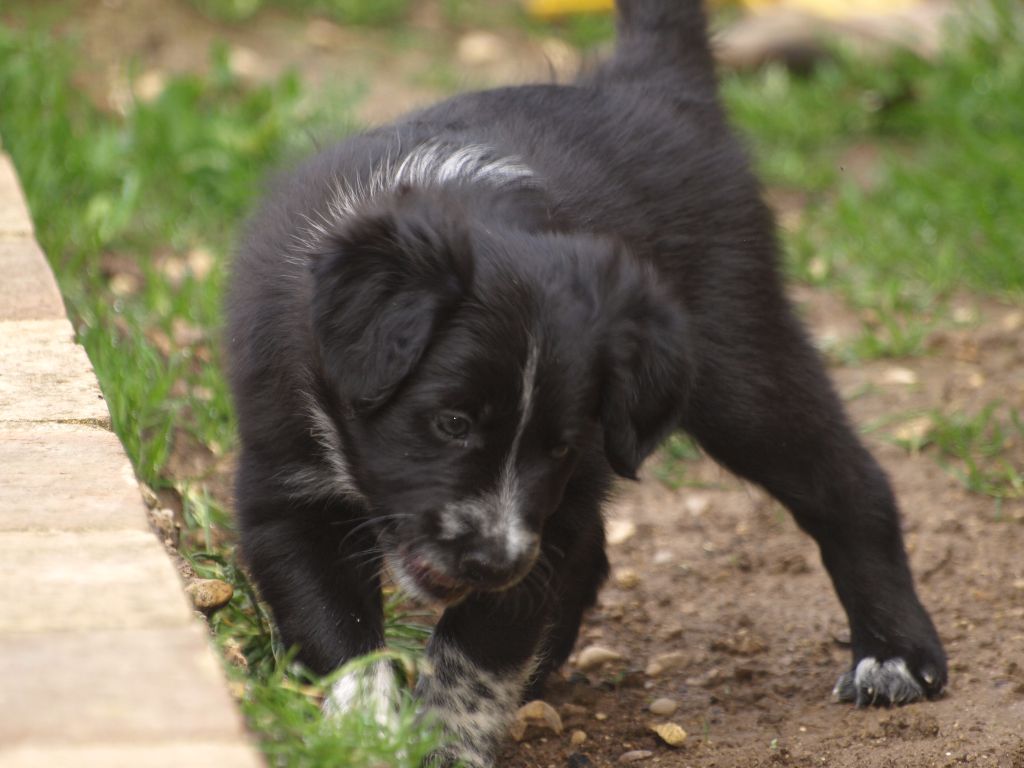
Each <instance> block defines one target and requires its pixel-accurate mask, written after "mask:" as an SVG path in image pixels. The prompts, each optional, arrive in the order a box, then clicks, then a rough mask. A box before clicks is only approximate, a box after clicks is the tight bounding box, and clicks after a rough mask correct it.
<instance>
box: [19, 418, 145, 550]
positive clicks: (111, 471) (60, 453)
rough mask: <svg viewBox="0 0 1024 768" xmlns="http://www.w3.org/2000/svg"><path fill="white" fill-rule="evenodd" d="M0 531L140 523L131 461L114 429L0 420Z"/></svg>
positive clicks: (131, 527)
mask: <svg viewBox="0 0 1024 768" xmlns="http://www.w3.org/2000/svg"><path fill="white" fill-rule="evenodd" d="M0 510H2V511H0V531H86V530H119V529H120V530H134V531H147V527H146V519H145V516H144V515H143V511H142V500H141V497H140V494H139V489H138V486H137V484H136V482H135V475H134V473H133V472H132V467H131V464H130V463H129V462H128V459H127V457H126V456H125V455H124V450H123V449H122V448H121V443H120V441H119V440H118V439H117V436H116V435H115V434H114V433H113V432H109V431H107V430H105V429H99V428H96V427H91V426H83V425H78V424H46V423H42V424H40V423H36V424H31V423H17V422H14V423H3V422H0Z"/></svg>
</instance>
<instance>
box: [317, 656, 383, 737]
mask: <svg viewBox="0 0 1024 768" xmlns="http://www.w3.org/2000/svg"><path fill="white" fill-rule="evenodd" d="M398 699H399V693H398V684H397V683H396V682H395V673H394V670H393V669H392V668H391V664H390V662H387V661H374V662H371V663H369V664H362V665H360V666H357V667H355V668H354V669H353V670H352V671H350V672H348V673H346V674H343V675H342V676H341V677H339V678H338V679H337V680H336V681H335V682H334V684H333V685H332V686H331V690H330V692H329V693H328V694H327V698H325V699H324V703H323V712H324V715H325V716H326V717H329V718H335V719H340V718H343V717H346V716H348V715H350V714H356V715H363V714H365V713H369V714H370V715H371V716H372V717H373V720H374V722H376V723H377V725H379V726H381V727H388V726H390V725H392V724H393V723H394V722H395V721H396V718H397V714H396V713H397V707H398Z"/></svg>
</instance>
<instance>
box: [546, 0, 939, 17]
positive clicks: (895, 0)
mask: <svg viewBox="0 0 1024 768" xmlns="http://www.w3.org/2000/svg"><path fill="white" fill-rule="evenodd" d="M711 2H712V4H713V5H741V6H743V7H744V8H749V9H750V10H753V11H760V10H764V9H766V8H776V7H778V8H787V9H790V10H794V11H805V12H807V13H812V14H814V15H816V16H824V17H826V18H830V19H840V18H844V17H846V16H859V15H861V14H866V13H884V12H891V11H900V10H903V9H905V8H909V7H910V6H912V5H917V4H918V3H919V2H920V0H711ZM614 7H615V3H614V0H526V11H527V13H529V14H530V15H531V16H539V17H541V18H553V17H556V16H565V15H567V14H570V13H594V12H599V11H610V10H612V9H613V8H614Z"/></svg>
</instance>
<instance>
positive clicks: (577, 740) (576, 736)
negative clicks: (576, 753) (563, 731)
mask: <svg viewBox="0 0 1024 768" xmlns="http://www.w3.org/2000/svg"><path fill="white" fill-rule="evenodd" d="M586 740H587V734H586V731H581V730H579V729H576V730H575V731H573V732H572V735H571V736H570V737H569V743H570V744H571V745H572V746H574V747H578V746H580V744H583V743H584V742H585V741H586Z"/></svg>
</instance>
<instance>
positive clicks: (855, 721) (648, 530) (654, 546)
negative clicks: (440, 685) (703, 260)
mask: <svg viewBox="0 0 1024 768" xmlns="http://www.w3.org/2000/svg"><path fill="white" fill-rule="evenodd" d="M796 298H797V299H798V300H799V301H800V303H801V304H802V305H803V308H804V310H805V312H806V315H807V316H808V318H809V322H810V323H811V326H812V328H815V329H822V328H826V327H828V328H830V330H831V331H833V332H834V330H835V328H836V327H837V326H838V327H849V328H855V327H856V325H857V318H856V316H854V315H852V314H851V313H849V312H848V311H847V310H845V309H844V308H843V307H842V305H841V304H839V303H838V302H836V300H835V299H834V298H833V297H831V296H829V295H828V294H824V293H821V292H818V291H812V290H808V289H801V290H799V291H798V292H797V297H796ZM980 311H982V313H983V314H984V316H985V319H984V320H983V321H982V322H980V323H979V324H978V325H977V326H975V327H972V328H969V329H961V330H953V331H949V332H944V333H941V334H937V335H936V336H935V337H934V340H933V341H934V344H933V346H934V347H935V352H934V354H932V355H930V356H928V357H924V358H920V359H915V360H909V361H900V362H899V363H898V364H897V363H894V362H892V361H881V362H876V363H870V364H867V365H863V366H857V367H840V368H834V369H833V376H834V380H835V382H836V384H837V386H838V388H839V390H840V392H841V393H843V394H844V395H845V396H846V397H847V398H848V399H849V402H848V408H849V410H850V412H851V415H852V418H853V419H854V421H855V422H856V423H858V424H860V425H866V424H871V423H878V420H879V419H880V418H881V419H884V420H888V419H889V418H893V419H894V420H893V421H892V422H891V423H888V424H887V425H886V426H883V427H880V428H878V429H877V430H874V431H872V432H871V434H869V435H867V436H866V438H865V439H866V440H867V443H868V444H869V445H870V447H871V448H872V450H873V452H874V453H875V455H876V456H877V457H878V459H879V460H880V461H881V462H882V464H883V465H884V466H885V468H886V469H887V470H888V472H889V473H890V476H891V478H892V481H893V483H894V485H895V487H896V491H897V493H898V495H899V498H900V500H901V504H902V507H903V512H904V528H905V532H906V537H907V546H908V549H909V550H910V553H911V561H912V564H913V567H914V571H915V574H916V575H917V580H918V588H919V591H920V593H921V596H922V599H923V600H924V602H925V604H926V605H927V606H928V607H929V608H930V610H931V611H932V615H933V617H934V619H935V622H936V624H937V626H938V629H939V633H940V634H941V636H942V637H943V639H944V641H945V643H946V648H947V650H948V652H949V656H950V665H951V679H950V685H949V692H948V694H947V695H946V696H945V697H944V698H943V699H941V700H940V701H936V702H931V703H927V704H917V705H913V706H909V707H904V708H898V709H872V710H856V709H854V708H852V707H850V706H848V705H841V704H837V703H833V702H832V701H831V698H830V691H831V688H832V685H833V684H834V683H835V679H836V677H837V676H838V674H839V673H840V672H841V671H843V670H844V669H845V668H846V666H847V665H848V664H849V650H848V648H847V647H846V646H845V644H844V641H845V640H848V634H847V629H846V622H845V617H844V615H843V613H842V610H841V608H840V606H839V603H838V601H837V599H836V598H835V595H834V593H833V591H832V588H831V585H830V583H829V580H828V577H827V575H826V574H825V572H824V569H823V568H822V566H821V564H820V561H819V559H818V554H817V551H816V548H815V546H814V544H813V543H812V541H811V540H810V539H809V538H808V537H807V536H805V535H804V534H802V533H801V532H800V531H799V530H798V529H797V528H796V526H795V524H794V523H793V522H792V520H791V519H790V517H789V515H788V514H787V513H786V512H785V511H784V510H783V509H781V508H780V507H779V506H778V505H777V504H776V503H775V502H774V501H773V500H771V499H770V498H769V497H767V496H766V495H765V494H764V493H763V492H761V491H760V490H758V489H757V488H754V487H751V486H749V485H745V484H743V483H740V482H738V481H737V480H735V479H733V478H732V477H731V476H730V475H728V474H727V473H725V472H724V471H723V470H721V469H719V468H718V467H717V466H715V465H714V464H713V463H711V462H710V461H708V460H701V461H698V462H694V463H693V464H692V466H691V467H690V468H689V470H688V472H689V474H688V480H689V481H690V482H691V483H692V484H691V485H690V486H688V487H685V488H682V489H680V490H677V491H673V490H670V489H669V488H667V487H666V486H665V485H664V484H663V483H661V482H659V481H658V480H656V479H654V477H653V474H654V473H653V472H652V470H653V468H654V465H655V464H656V463H657V459H654V460H652V461H651V462H649V464H648V465H647V472H646V476H645V478H644V479H643V481H642V482H641V483H639V484H633V485H631V486H623V487H622V488H621V492H620V494H619V499H618V501H617V502H616V503H615V504H614V505H613V507H612V508H611V509H610V510H609V517H610V518H611V519H613V520H616V519H618V520H629V521H632V522H633V523H635V525H636V534H635V535H634V536H632V537H631V538H630V539H628V540H627V541H625V542H624V543H622V544H620V545H618V546H613V547H611V548H610V550H611V559H612V565H613V577H612V579H611V580H610V582H609V584H608V586H607V587H606V588H605V590H604V591H603V593H602V595H601V598H600V603H599V606H598V608H597V610H595V611H594V612H593V614H592V615H591V616H590V617H589V618H588V620H587V621H586V623H585V626H584V628H583V631H582V634H581V639H580V642H579V645H578V646H577V650H579V649H581V648H583V647H585V646H587V645H590V644H598V645H602V646H606V647H608V648H610V649H612V650H615V651H618V652H620V653H622V654H623V656H624V657H625V659H627V661H624V662H621V663H617V664H609V665H608V666H606V667H605V668H603V669H602V670H601V671H599V672H597V673H594V672H590V673H588V674H587V675H586V676H585V677H584V676H582V675H580V674H578V673H577V674H573V671H574V668H573V666H572V664H570V665H569V666H568V668H567V669H566V670H565V672H564V674H563V678H564V679H563V680H561V681H555V682H554V683H553V685H552V686H551V689H550V691H549V693H548V696H547V698H548V700H549V702H550V703H552V704H553V705H554V706H555V707H556V709H558V710H559V711H560V712H561V713H562V715H563V718H564V721H565V722H564V725H565V732H564V734H563V735H561V736H553V735H551V734H550V733H549V734H546V735H544V734H541V733H537V732H534V738H533V740H530V741H525V742H523V743H521V744H518V745H513V746H511V747H510V748H509V749H507V750H506V752H505V755H504V760H503V761H502V762H501V765H503V766H506V765H507V766H510V768H511V767H515V768H518V767H519V766H524V767H525V766H531V767H532V766H539V767H543V766H550V765H556V766H561V765H567V764H571V763H569V762H568V758H569V756H570V755H571V754H572V753H573V752H579V753H583V754H585V755H586V756H588V757H589V758H590V760H591V763H592V764H593V765H598V766H604V765H611V764H615V763H616V761H617V758H618V757H619V756H620V755H622V754H623V753H625V752H627V751H630V750H649V751H651V752H653V754H652V755H651V757H649V758H648V759H647V760H645V761H643V762H642V763H641V765H646V764H658V765H667V766H694V768H696V767H697V766H707V767H708V768H710V767H711V766H716V767H718V768H727V767H733V766H735V767H736V768H740V767H749V766H774V765H784V766H808V767H810V766H837V767H849V768H861V767H863V766H893V767H894V768H896V767H899V768H903V767H904V766H906V767H913V768H917V767H918V766H920V767H921V768H924V766H954V765H986V766H1001V767H1003V768H1009V767H1011V766H1012V767H1013V768H1022V767H1024V557H1022V555H1021V553H1022V552H1024V502H1022V501H1020V500H1016V501H1003V502H1002V503H1001V504H1000V503H999V502H997V501H995V500H994V499H992V498H990V497H986V496H982V495H978V494H973V493H969V492H967V491H966V490H964V488H963V487H962V485H961V483H960V482H959V481H958V480H957V479H956V478H955V477H953V476H952V475H951V474H950V473H949V472H948V471H947V470H946V469H944V468H943V467H942V466H940V464H939V462H938V461H937V460H936V456H935V454H934V450H933V449H926V450H925V451H924V452H922V453H921V454H919V455H911V454H908V452H907V451H906V450H905V449H904V448H902V447H899V446H897V445H895V444H893V442H892V437H893V435H894V433H896V434H898V433H899V430H900V427H901V425H904V424H906V423H907V422H908V421H909V420H910V418H911V417H912V416H913V414H914V413H916V412H918V411H919V410H930V409H935V408H939V409H942V410H943V411H944V412H949V411H951V410H954V409H958V408H966V409H968V410H970V411H974V410H977V409H979V408H980V407H981V406H982V405H983V404H985V403H988V402H991V401H993V400H1001V401H1003V402H1006V403H1008V404H1011V405H1013V406H1014V407H1017V408H1018V409H1019V408H1022V407H1024V335H1022V334H1021V332H1020V330H1019V327H1020V321H1021V319H1022V318H1021V312H1020V310H1019V309H1014V308H1009V307H999V306H993V305H989V306H988V307H987V308H985V309H983V310H980ZM894 370H896V371H898V373H895V374H894ZM906 370H909V371H912V372H913V373H914V374H915V376H914V377H912V378H916V383H913V384H904V383H890V382H893V381H894V380H906V379H907V374H906V372H905V371H906ZM901 415H902V416H901ZM896 417H900V418H896ZM1004 456H1005V458H1007V460H1008V461H1010V462H1012V463H1014V464H1015V465H1016V466H1017V467H1018V468H1020V467H1024V445H1022V441H1021V438H1017V442H1016V444H1015V445H1013V446H1010V447H1008V449H1007V450H1006V452H1005V453H1004ZM694 485H697V486H698V487H694ZM633 574H635V575H636V577H637V583H636V585H635V586H631V582H632V581H633ZM616 575H617V576H618V579H616ZM673 651H678V652H681V654H682V658H681V659H680V661H679V666H678V667H677V668H674V669H672V671H670V672H667V673H665V674H662V675H659V676H650V675H647V674H645V673H644V670H645V668H646V666H647V665H648V663H649V662H650V660H651V659H653V658H654V657H656V656H658V655H659V654H664V653H668V652H673ZM660 697H670V698H673V699H676V700H677V701H678V702H679V704H680V707H679V710H678V711H677V712H676V713H675V714H674V715H673V716H672V717H670V718H664V717H662V718H658V717H655V716H654V715H651V714H650V713H649V712H648V711H647V706H648V705H649V704H650V703H651V702H652V701H653V700H654V699H656V698H660ZM599 713H600V714H599ZM602 715H606V716H607V717H606V718H605V717H602ZM666 720H670V721H671V722H675V723H678V724H679V725H681V726H682V727H683V728H684V729H685V730H686V731H687V732H688V734H689V737H688V739H687V741H686V743H685V745H684V746H683V747H681V748H679V749H672V748H670V747H668V746H666V745H664V744H662V743H661V742H660V740H659V739H658V737H657V736H655V735H654V734H653V733H652V732H651V731H650V726H651V724H652V723H658V722H665V721H666ZM576 729H579V730H583V731H584V732H585V733H586V734H587V740H586V742H584V744H583V745H582V746H580V747H579V748H576V749H574V748H572V747H571V746H570V732H571V731H573V730H576ZM578 764H579V765H586V763H578Z"/></svg>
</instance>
